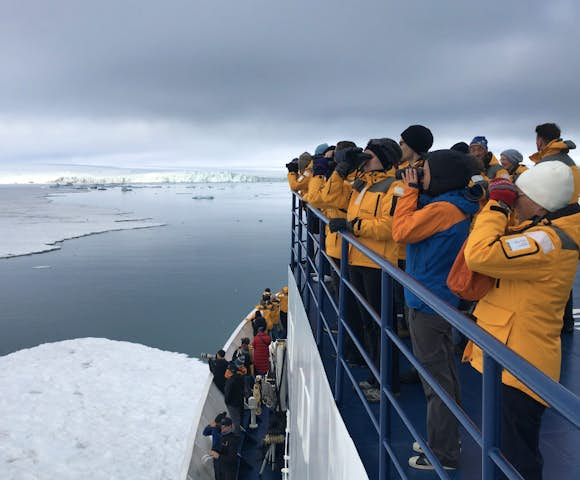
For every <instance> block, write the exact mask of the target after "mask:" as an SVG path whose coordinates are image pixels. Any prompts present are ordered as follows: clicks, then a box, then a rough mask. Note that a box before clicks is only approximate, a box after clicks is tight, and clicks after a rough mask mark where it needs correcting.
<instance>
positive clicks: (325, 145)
mask: <svg viewBox="0 0 580 480" xmlns="http://www.w3.org/2000/svg"><path fill="white" fill-rule="evenodd" d="M327 149H328V143H321V144H320V145H318V147H316V150H314V155H324V152H326V150H327Z"/></svg>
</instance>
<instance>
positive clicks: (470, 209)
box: [418, 188, 479, 215]
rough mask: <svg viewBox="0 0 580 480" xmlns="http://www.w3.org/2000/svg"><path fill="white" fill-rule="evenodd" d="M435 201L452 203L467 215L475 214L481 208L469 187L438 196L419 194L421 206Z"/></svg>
mask: <svg viewBox="0 0 580 480" xmlns="http://www.w3.org/2000/svg"><path fill="white" fill-rule="evenodd" d="M435 202H448V203H451V204H453V205H455V206H456V207H457V208H459V210H461V211H462V212H463V213H465V214H466V215H475V214H476V213H477V211H478V210H479V202H478V201H477V200H476V199H475V198H473V196H471V195H470V194H469V191H468V189H467V188H463V189H460V190H452V191H451V192H445V193H443V194H441V195H437V196H436V197H433V196H431V195H428V194H426V193H422V194H421V195H420V196H419V202H418V205H419V207H420V208H423V207H424V206H425V205H428V204H430V203H435Z"/></svg>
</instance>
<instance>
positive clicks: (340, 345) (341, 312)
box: [334, 235, 348, 406]
mask: <svg viewBox="0 0 580 480" xmlns="http://www.w3.org/2000/svg"><path fill="white" fill-rule="evenodd" d="M341 246H342V251H341V254H340V287H339V291H338V334H337V337H336V375H335V382H334V400H335V402H336V404H337V405H339V406H340V404H341V403H342V387H343V385H342V384H343V371H342V362H341V360H342V355H343V351H344V321H345V318H344V317H345V312H346V297H347V288H348V287H347V286H346V284H345V283H344V281H345V280H348V242H347V240H346V238H344V235H343V236H342V242H341Z"/></svg>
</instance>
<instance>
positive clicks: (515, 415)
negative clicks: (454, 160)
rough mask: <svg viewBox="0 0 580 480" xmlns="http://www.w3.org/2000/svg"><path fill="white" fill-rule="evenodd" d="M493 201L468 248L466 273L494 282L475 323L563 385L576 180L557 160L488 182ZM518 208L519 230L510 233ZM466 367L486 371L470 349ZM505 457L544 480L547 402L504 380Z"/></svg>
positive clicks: (577, 233)
mask: <svg viewBox="0 0 580 480" xmlns="http://www.w3.org/2000/svg"><path fill="white" fill-rule="evenodd" d="M489 191H490V192H489V197H490V200H489V202H488V204H487V206H486V207H485V208H484V210H483V211H482V212H481V213H480V214H479V216H478V218H477V220H476V222H475V226H474V228H473V231H472V233H471V235H470V236H469V239H468V241H467V244H466V247H465V261H466V263H467V266H468V267H469V268H470V269H471V270H473V271H475V272H479V273H482V274H485V275H488V276H490V277H493V278H496V279H497V281H496V282H495V286H494V287H493V288H492V289H491V290H490V291H489V292H488V293H487V294H486V296H485V297H484V298H482V299H481V300H480V301H479V303H478V305H477V307H476V309H475V310H474V312H473V313H474V316H475V317H476V318H477V324H478V325H479V326H480V327H482V328H483V329H484V330H486V331H487V332H489V333H490V334H491V335H493V336H494V337H495V338H497V339H498V340H499V341H500V342H502V343H504V344H506V345H507V346H508V347H509V348H511V349H512V350H513V351H514V352H516V353H517V354H519V355H521V356H522V357H523V358H525V359H526V360H528V361H529V362H530V363H531V364H532V365H534V366H535V367H536V368H538V369H539V370H541V371H543V372H544V373H545V374H546V375H548V376H550V377H552V378H553V379H554V380H556V381H558V380H559V378H560V362H561V347H560V330H561V328H562V315H563V313H564V307H565V305H566V301H567V300H568V293H569V292H570V289H571V288H572V284H573V282H574V277H575V275H576V269H577V266H578V245H579V244H580V207H579V206H578V203H573V204H569V199H570V196H571V195H572V192H573V191H574V178H573V174H572V172H571V170H570V168H569V167H567V166H566V165H565V164H564V163H562V162H559V161H554V162H546V163H541V164H539V165H537V166H535V167H533V168H531V169H529V170H527V171H525V172H524V173H522V174H521V175H520V176H519V178H518V180H517V181H516V184H515V185H514V184H513V183H511V182H510V181H509V180H506V179H496V180H492V181H491V182H490V186H489ZM513 208H515V210H516V211H517V213H518V215H519V218H520V220H521V221H522V222H523V223H521V224H520V225H518V226H516V227H513V228H511V229H509V228H508V217H509V213H510V211H511V210H512V209H513ZM464 360H465V361H470V362H471V365H472V366H473V367H474V368H476V369H477V370H479V371H480V372H481V371H482V369H483V360H482V352H481V350H480V348H479V347H477V346H476V345H474V344H473V343H471V342H470V343H468V345H467V347H466V350H465V354H464ZM502 382H503V385H502V387H503V388H502V427H501V433H502V440H501V445H502V446H501V450H502V452H503V454H504V455H505V457H506V458H507V460H508V461H509V462H510V463H511V464H512V465H513V466H514V467H515V468H516V469H517V470H518V471H519V472H520V473H521V474H522V476H523V477H524V478H525V479H526V480H536V479H541V478H542V465H543V461H542V455H541V453H540V450H539V434H540V425H541V419H542V415H543V413H544V410H545V406H546V403H545V402H544V401H543V400H542V399H541V398H540V397H539V396H538V395H537V394H536V393H534V392H533V391H532V390H531V389H530V388H529V387H527V386H526V385H524V384H523V383H522V382H521V381H520V380H518V379H517V378H516V377H514V376H513V375H512V374H511V373H510V372H508V371H507V370H504V371H503V373H502Z"/></svg>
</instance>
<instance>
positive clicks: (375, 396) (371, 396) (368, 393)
mask: <svg viewBox="0 0 580 480" xmlns="http://www.w3.org/2000/svg"><path fill="white" fill-rule="evenodd" d="M363 393H364V395H365V397H366V399H367V400H368V401H369V403H377V402H380V401H381V392H380V390H379V389H378V388H369V389H368V390H363Z"/></svg>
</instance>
